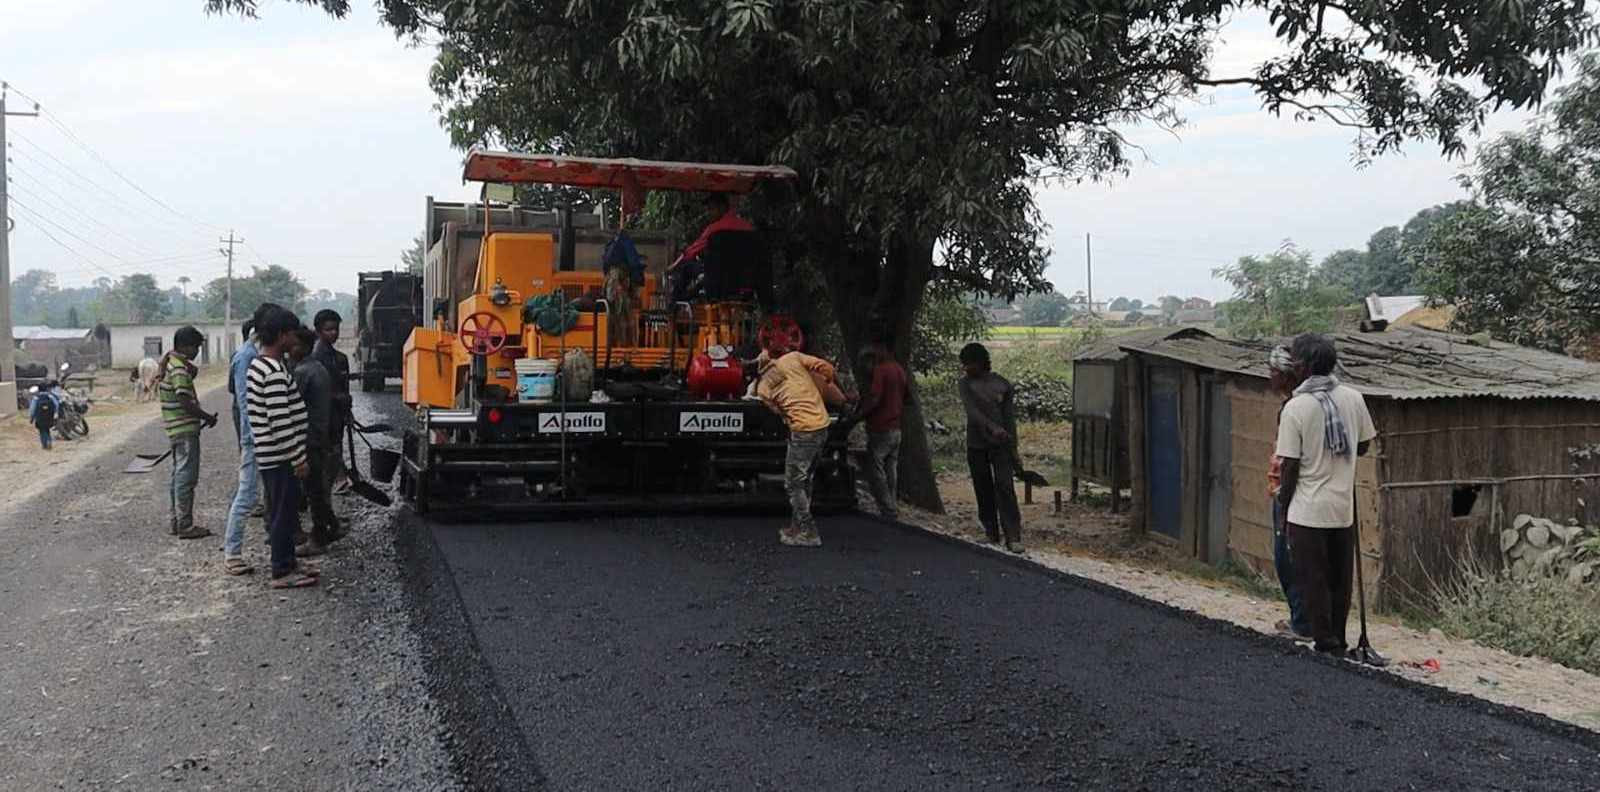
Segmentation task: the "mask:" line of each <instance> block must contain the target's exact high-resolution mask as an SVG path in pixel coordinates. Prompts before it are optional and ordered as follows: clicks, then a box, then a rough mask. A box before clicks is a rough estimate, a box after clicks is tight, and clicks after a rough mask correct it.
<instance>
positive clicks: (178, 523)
mask: <svg viewBox="0 0 1600 792" xmlns="http://www.w3.org/2000/svg"><path fill="white" fill-rule="evenodd" d="M205 343H206V337H205V336H204V335H203V334H201V332H200V331H199V330H196V329H195V328H194V327H190V326H185V327H181V328H179V329H178V332H177V333H174V334H173V336H172V351H171V352H169V353H167V357H166V359H165V360H163V361H162V362H161V367H162V369H163V371H164V374H163V375H162V377H161V384H160V386H159V387H158V392H159V393H160V395H161V421H162V423H163V424H164V425H165V427H166V430H167V439H168V440H170V441H171V442H172V493H171V500H172V535H173V536H176V537H178V538H179V539H199V538H201V537H205V536H210V535H211V532H210V531H208V530H206V529H205V528H201V527H198V526H196V525H195V524H194V488H195V484H197V483H198V482H199V481H200V430H201V429H210V428H211V427H213V426H216V425H217V416H216V414H214V413H208V412H206V411H205V410H203V409H201V407H200V399H199V396H198V395H196V393H195V390H194V377H195V374H197V373H198V372H199V369H198V368H196V367H195V364H194V358H195V356H197V355H199V354H200V347H201V346H204V345H205Z"/></svg>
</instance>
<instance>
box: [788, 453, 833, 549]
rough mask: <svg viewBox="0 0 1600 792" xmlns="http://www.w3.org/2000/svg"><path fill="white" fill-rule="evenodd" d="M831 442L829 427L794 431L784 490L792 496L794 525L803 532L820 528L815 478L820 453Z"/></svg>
mask: <svg viewBox="0 0 1600 792" xmlns="http://www.w3.org/2000/svg"><path fill="white" fill-rule="evenodd" d="M827 443H828V430H826V429H823V430H821V431H817V432H790V433H789V449H788V452H787V453H786V454H785V455H784V477H783V484H784V489H785V490H786V491H787V493H788V495H789V510H790V511H791V512H793V516H794V527H795V528H797V529H799V530H800V531H801V532H802V533H809V532H812V531H815V530H817V523H816V520H814V519H812V517H811V478H812V476H813V475H815V474H816V470H817V456H818V455H820V454H821V453H822V449H823V446H825V445H827Z"/></svg>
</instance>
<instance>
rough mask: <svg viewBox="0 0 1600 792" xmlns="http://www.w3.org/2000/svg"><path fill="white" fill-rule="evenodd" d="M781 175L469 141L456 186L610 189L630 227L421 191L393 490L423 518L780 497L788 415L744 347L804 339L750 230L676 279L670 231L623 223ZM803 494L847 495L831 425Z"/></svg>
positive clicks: (847, 503)
mask: <svg viewBox="0 0 1600 792" xmlns="http://www.w3.org/2000/svg"><path fill="white" fill-rule="evenodd" d="M794 178H795V173H794V171H793V170H790V169H788V168H784V167H775V166H735V165H719V164H703V163H677V162H653V161H644V160H633V159H592V158H581V157H566V156H553V155H533V154H514V153H501V152H487V151H473V152H471V153H470V154H469V155H468V157H467V161H466V166H465V179H466V180H467V181H477V182H482V183H485V184H486V185H487V184H513V185H516V184H543V185H555V186H565V187H576V188H582V189H586V190H590V191H606V190H615V191H619V192H620V193H621V207H622V211H621V213H620V214H621V217H622V218H623V225H624V227H623V228H607V227H606V221H605V217H604V215H603V214H602V213H597V212H587V211H578V210H574V209H571V208H565V207H564V208H557V209H554V210H548V211H541V210H535V209H530V208H526V207H520V206H514V205H508V204H494V203H493V202H490V201H487V200H485V201H484V202H482V203H479V204H451V203H443V202H434V201H432V200H431V199H430V200H429V201H428V211H427V216H428V223H427V227H426V228H425V233H426V236H425V239H426V240H427V242H426V244H427V247H428V250H427V255H426V268H425V274H424V279H423V293H424V303H425V305H426V309H427V312H428V316H427V318H426V319H425V320H424V321H422V322H420V323H419V324H418V325H417V326H416V327H415V328H414V329H413V330H412V332H411V334H410V336H409V337H408V338H407V340H406V342H405V347H404V365H403V375H402V383H403V387H402V394H403V396H402V397H403V399H404V401H405V402H406V403H407V404H408V405H410V406H412V407H413V408H415V413H416V423H415V426H413V427H411V428H409V429H408V430H407V431H406V433H405V436H404V443H403V449H402V451H403V455H402V460H401V465H400V490H401V493H402V495H403V496H404V497H405V498H406V499H407V500H408V501H409V502H410V504H411V505H412V506H413V507H414V508H415V509H416V510H417V511H418V512H419V513H427V512H430V511H431V512H446V511H448V512H451V513H455V512H459V511H463V510H468V511H472V512H483V511H498V512H507V513H510V514H513V515H516V516H518V517H522V518H532V517H537V516H539V515H544V514H552V515H553V514H566V513H571V512H574V511H606V510H620V509H628V510H647V511H657V510H660V511H669V510H693V511H699V510H706V509H711V508H717V507H730V508H736V509H751V508H758V507H781V506H784V505H786V503H787V500H786V497H785V495H784V489H783V477H784V476H783V474H784V458H785V451H786V441H787V429H786V427H785V425H784V422H783V420H782V418H781V417H780V416H778V415H776V414H774V413H773V412H772V411H771V410H769V409H768V408H767V407H766V405H765V404H763V403H762V402H761V401H759V400H757V399H755V398H753V397H752V396H751V395H750V394H751V392H752V391H753V377H754V376H755V373H756V372H755V366H754V365H753V361H754V359H755V358H756V356H757V354H758V353H759V352H760V350H761V349H763V348H769V347H772V346H774V342H777V343H776V345H781V346H784V347H785V348H790V349H801V348H803V346H804V342H805V339H804V338H803V336H802V334H801V332H800V329H799V327H798V326H797V325H796V323H795V322H794V321H793V320H792V319H790V318H789V317H788V316H787V315H786V313H785V312H784V311H783V309H782V306H779V305H777V304H775V300H774V298H773V289H772V276H771V271H772V267H771V262H770V259H769V258H768V255H767V248H766V245H765V243H764V239H763V237H762V235H761V234H760V233H759V232H756V231H724V232H719V233H717V234H714V235H712V236H711V237H710V239H709V244H708V246H707V248H706V250H705V252H704V254H702V255H701V256H699V257H698V260H697V265H698V266H697V267H696V268H694V269H693V270H692V271H693V272H695V273H696V274H695V275H694V277H693V278H692V279H691V280H686V279H685V278H684V277H683V271H684V270H687V269H689V268H688V267H684V268H679V269H677V270H674V271H672V272H669V267H668V264H669V263H670V262H673V261H674V256H675V255H676V253H677V251H678V250H679V249H680V245H679V240H678V239H677V238H675V237H674V236H673V235H672V234H671V233H668V232H662V231H652V230H649V229H642V228H636V227H628V220H629V219H630V218H633V217H636V216H637V213H638V210H639V209H640V208H642V205H643V200H644V195H645V194H646V193H647V192H649V191H651V190H674V191H683V192H702V193H711V192H717V193H731V194H743V193H749V192H751V191H752V190H754V189H756V188H758V187H759V186H762V185H764V184H768V183H774V182H784V181H788V180H792V179H794ZM607 194H609V193H607ZM487 195H488V190H487V189H486V190H485V196H486V197H487ZM818 385H819V388H823V389H824V390H832V389H830V388H828V386H829V385H830V383H825V382H819V383H818ZM833 392H835V393H836V391H833ZM834 420H835V421H837V417H835V419H834ZM813 501H814V503H815V506H816V508H818V509H819V510H824V511H826V510H834V509H843V508H850V507H853V506H854V503H855V482H854V480H853V477H852V473H851V470H850V467H849V464H848V462H847V446H846V442H845V438H844V437H843V435H842V434H837V433H836V434H835V436H834V437H832V438H831V439H830V441H829V444H828V446H827V449H826V451H825V452H824V453H823V454H822V455H821V457H820V458H819V461H818V463H817V468H816V470H815V485H814V493H813Z"/></svg>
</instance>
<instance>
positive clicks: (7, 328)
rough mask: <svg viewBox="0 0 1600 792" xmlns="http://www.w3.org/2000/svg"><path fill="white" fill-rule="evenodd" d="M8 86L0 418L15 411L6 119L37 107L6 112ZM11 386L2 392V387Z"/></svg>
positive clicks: (0, 137) (1, 192) (2, 158)
mask: <svg viewBox="0 0 1600 792" xmlns="http://www.w3.org/2000/svg"><path fill="white" fill-rule="evenodd" d="M10 87H11V86H9V85H7V84H6V83H3V82H0V415H10V414H11V412H12V410H14V409H15V408H16V404H17V399H16V388H17V361H16V341H15V340H13V339H12V338H11V193H10V190H9V188H8V187H7V186H6V185H7V184H9V183H10V182H9V181H8V179H9V178H10V177H9V176H7V175H6V161H7V159H8V158H9V156H10V155H9V153H8V149H7V148H6V118H7V117H9V116H27V117H30V118H31V117H35V116H38V115H39V104H38V103H37V102H35V103H34V105H33V111H32V112H23V111H21V110H7V109H6V90H7V89H8V88H10ZM8 382H9V383H11V387H10V388H6V387H5V384H6V383H8Z"/></svg>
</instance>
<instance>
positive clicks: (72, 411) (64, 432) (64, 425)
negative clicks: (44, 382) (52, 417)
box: [55, 363, 94, 440]
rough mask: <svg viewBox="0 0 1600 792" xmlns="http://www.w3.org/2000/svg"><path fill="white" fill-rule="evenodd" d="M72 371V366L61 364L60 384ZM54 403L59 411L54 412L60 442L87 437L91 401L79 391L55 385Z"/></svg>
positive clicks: (92, 401)
mask: <svg viewBox="0 0 1600 792" xmlns="http://www.w3.org/2000/svg"><path fill="white" fill-rule="evenodd" d="M71 369H72V364H70V363H62V364H61V382H63V383H64V382H66V380H67V372H68V371H70V370H71ZM55 396H56V403H57V404H59V405H60V409H58V410H57V411H56V436H57V437H59V438H61V439H62V440H78V439H82V438H85V437H88V436H89V419H88V417H87V416H88V414H89V406H90V405H91V404H93V403H94V400H93V399H90V398H89V397H88V396H85V395H84V394H83V393H82V392H81V391H75V390H69V389H68V388H67V387H66V386H65V385H57V386H56V389H55Z"/></svg>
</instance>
